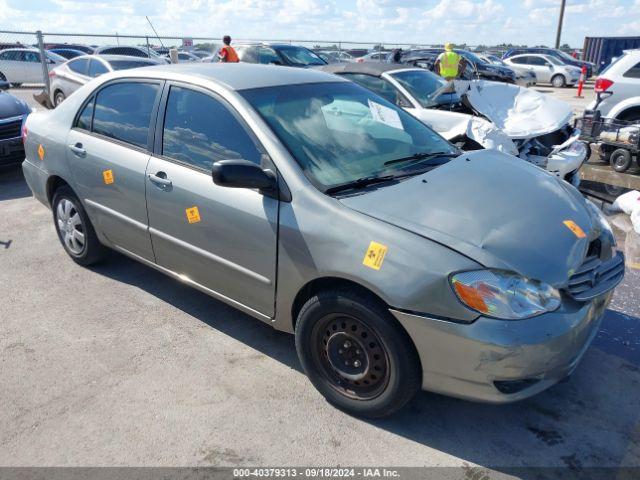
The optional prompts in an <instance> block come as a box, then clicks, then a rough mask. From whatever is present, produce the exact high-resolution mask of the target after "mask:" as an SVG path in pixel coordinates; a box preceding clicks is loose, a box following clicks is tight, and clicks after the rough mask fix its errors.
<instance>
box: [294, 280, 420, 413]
mask: <svg viewBox="0 0 640 480" xmlns="http://www.w3.org/2000/svg"><path fill="white" fill-rule="evenodd" d="M295 335H296V349H297V351H298V356H299V358H300V362H301V363H302V366H303V368H304V370H305V372H306V374H307V376H308V377H309V379H310V380H311V383H313V385H314V386H315V387H316V388H317V389H318V391H319V392H320V393H321V394H322V395H323V396H324V397H325V398H326V399H327V400H328V401H329V402H330V403H331V404H333V405H335V406H336V407H338V408H340V409H342V410H345V411H347V412H349V413H352V414H355V415H360V416H365V417H372V418H377V417H384V416H387V415H390V414H392V413H394V412H395V411H397V410H399V409H400V408H402V407H403V406H404V405H405V404H406V403H407V402H409V401H410V400H411V399H412V398H413V397H414V395H415V394H416V392H417V391H418V390H419V389H420V385H421V379H422V371H421V367H420V360H419V357H418V354H417V352H416V350H415V347H414V345H413V343H412V341H411V339H410V338H409V336H408V335H407V333H406V332H405V331H404V329H403V328H402V327H401V325H400V324H399V323H398V322H397V321H396V319H395V318H393V316H392V315H391V314H390V313H389V311H388V309H387V308H386V307H385V306H384V305H382V304H381V303H380V302H379V301H377V300H376V299H375V298H373V297H370V296H368V295H366V294H363V293H361V292H359V291H357V290H355V289H354V290H339V291H338V290H336V291H327V292H322V293H319V294H317V295H315V296H313V297H312V298H310V299H309V300H308V301H307V302H306V303H305V304H304V306H303V307H302V309H301V310H300V313H299V315H298V321H297V323H296V331H295Z"/></svg>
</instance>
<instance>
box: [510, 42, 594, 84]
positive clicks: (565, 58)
mask: <svg viewBox="0 0 640 480" xmlns="http://www.w3.org/2000/svg"><path fill="white" fill-rule="evenodd" d="M523 53H542V54H544V55H551V56H552V57H555V58H557V59H558V60H560V61H562V62H564V63H566V64H567V65H573V66H574V67H578V68H582V66H583V65H585V66H586V67H587V78H589V77H591V76H592V75H593V73H594V71H595V69H596V66H595V65H594V64H593V63H591V62H585V61H584V60H578V59H577V58H573V57H572V56H571V55H569V54H568V53H566V52H563V51H562V50H558V49H557V48H547V47H531V48H511V49H509V50H507V52H506V53H505V54H504V55H503V56H502V59H503V60H504V59H505V58H509V57H513V56H515V55H522V54H523Z"/></svg>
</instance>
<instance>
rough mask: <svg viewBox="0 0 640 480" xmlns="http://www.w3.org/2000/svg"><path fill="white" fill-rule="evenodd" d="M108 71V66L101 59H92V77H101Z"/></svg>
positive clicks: (90, 70)
mask: <svg viewBox="0 0 640 480" xmlns="http://www.w3.org/2000/svg"><path fill="white" fill-rule="evenodd" d="M108 71H109V70H108V69H107V67H105V66H104V65H103V64H102V62H101V61H100V60H96V59H95V58H92V59H91V62H90V63H89V76H90V77H91V78H95V77H99V76H100V75H102V74H105V73H107V72H108Z"/></svg>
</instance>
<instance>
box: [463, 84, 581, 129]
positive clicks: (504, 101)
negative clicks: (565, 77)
mask: <svg viewBox="0 0 640 480" xmlns="http://www.w3.org/2000/svg"><path fill="white" fill-rule="evenodd" d="M454 83H455V85H454V88H455V91H456V92H457V93H458V95H459V96H460V97H461V98H464V99H465V100H466V101H467V102H468V104H469V105H470V106H471V107H472V108H473V109H474V110H475V111H476V112H478V113H480V114H481V115H483V116H485V117H486V118H488V119H489V120H491V121H492V122H493V123H494V125H496V126H497V127H498V128H499V129H501V130H502V131H503V132H504V133H506V134H507V135H508V136H509V137H511V138H513V139H529V138H533V137H538V136H540V135H545V134H547V133H551V132H555V131H556V130H558V129H560V128H562V127H563V126H565V125H566V124H567V123H569V121H570V120H571V117H572V116H573V111H572V109H571V106H570V105H569V104H568V103H566V102H563V101H562V100H558V99H556V98H553V97H552V96H551V95H548V94H544V93H540V92H538V91H536V90H534V89H530V88H524V87H519V86H517V85H511V84H507V83H498V82H490V81H487V80H471V81H467V80H455V81H454Z"/></svg>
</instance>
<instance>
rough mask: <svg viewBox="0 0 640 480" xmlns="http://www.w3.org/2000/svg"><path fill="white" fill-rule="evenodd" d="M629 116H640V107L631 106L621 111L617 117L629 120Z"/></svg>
mask: <svg viewBox="0 0 640 480" xmlns="http://www.w3.org/2000/svg"><path fill="white" fill-rule="evenodd" d="M629 117H631V118H636V119H637V118H640V107H638V106H635V107H629V108H627V109H625V110H623V111H621V112H620V113H619V114H618V117H617V119H618V120H628V119H629Z"/></svg>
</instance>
